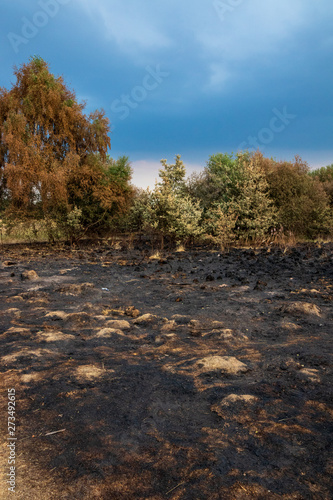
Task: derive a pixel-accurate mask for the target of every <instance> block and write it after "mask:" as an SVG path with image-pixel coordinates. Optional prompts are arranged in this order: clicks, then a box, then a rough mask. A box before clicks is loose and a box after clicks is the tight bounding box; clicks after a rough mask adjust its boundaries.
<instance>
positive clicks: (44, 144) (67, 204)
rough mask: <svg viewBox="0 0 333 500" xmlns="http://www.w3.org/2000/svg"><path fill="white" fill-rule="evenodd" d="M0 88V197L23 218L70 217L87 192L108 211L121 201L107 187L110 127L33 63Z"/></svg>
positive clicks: (111, 186)
mask: <svg viewBox="0 0 333 500" xmlns="http://www.w3.org/2000/svg"><path fill="white" fill-rule="evenodd" d="M14 74H15V76H16V79H17V81H16V84H15V85H13V86H12V88H11V89H10V90H6V89H4V88H1V89H0V196H1V197H2V201H5V202H6V205H7V209H8V211H9V212H11V213H14V214H16V215H17V214H20V215H28V214H33V215H34V216H35V215H36V213H39V214H40V215H42V216H43V215H44V216H45V215H46V214H47V215H52V214H58V215H59V214H67V213H68V211H69V210H70V209H71V208H73V206H74V203H75V204H77V202H78V201H80V200H81V201H82V203H84V200H85V196H86V194H87V193H89V195H91V196H92V198H93V200H94V202H95V203H98V204H100V205H101V206H102V208H103V209H105V210H107V209H108V208H110V207H111V206H112V205H113V204H114V203H115V200H118V201H120V205H121V198H122V194H123V192H122V189H121V186H119V185H118V186H115V185H114V183H112V182H108V181H109V180H110V179H109V178H108V175H107V170H108V169H107V168H103V162H104V161H105V162H106V163H107V150H108V148H109V147H110V138H109V135H108V134H109V120H108V118H107V117H106V116H105V114H104V111H95V112H94V113H91V114H90V115H89V116H87V115H85V114H84V113H83V110H84V107H85V104H80V103H78V102H77V99H76V96H75V93H74V92H73V91H70V90H69V89H68V88H67V87H66V86H65V84H64V81H63V78H62V77H58V78H56V77H54V76H53V75H52V74H51V73H50V71H49V67H48V64H47V63H46V62H45V61H44V60H43V59H41V58H39V57H33V58H31V59H30V61H29V63H28V64H23V65H22V66H21V67H20V68H19V69H17V68H15V71H14Z"/></svg>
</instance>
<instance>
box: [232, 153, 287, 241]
mask: <svg viewBox="0 0 333 500" xmlns="http://www.w3.org/2000/svg"><path fill="white" fill-rule="evenodd" d="M261 159H262V154H261V153H258V152H257V153H254V154H252V155H250V156H248V155H247V154H245V155H243V156H242V155H240V156H239V162H240V163H241V164H242V172H243V182H242V184H241V185H240V186H239V187H238V189H239V192H238V194H237V195H236V196H234V197H233V198H232V199H231V200H230V202H229V203H228V204H227V205H228V208H229V210H231V212H232V213H233V214H235V216H236V217H237V235H238V236H239V237H241V238H250V239H252V240H254V239H256V238H263V237H264V236H265V235H267V234H268V233H269V230H270V229H271V228H273V227H274V226H275V225H276V222H277V211H276V208H275V206H274V203H273V201H272V200H271V199H270V197H269V185H268V182H267V180H266V176H265V172H264V170H263V169H262V167H261Z"/></svg>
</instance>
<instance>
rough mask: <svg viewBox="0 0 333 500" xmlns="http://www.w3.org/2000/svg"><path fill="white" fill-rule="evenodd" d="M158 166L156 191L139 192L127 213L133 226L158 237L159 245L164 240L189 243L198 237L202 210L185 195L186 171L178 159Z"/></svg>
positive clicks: (163, 162) (178, 156)
mask: <svg viewBox="0 0 333 500" xmlns="http://www.w3.org/2000/svg"><path fill="white" fill-rule="evenodd" d="M161 164H162V166H163V168H162V169H160V170H159V177H160V179H161V180H160V182H158V183H156V185H155V189H154V190H153V191H152V192H150V191H149V190H146V191H142V192H140V193H139V196H137V197H136V199H135V202H134V205H133V207H132V209H131V212H130V214H131V216H130V220H131V221H132V225H133V226H136V227H140V228H142V229H145V230H147V231H150V232H152V233H153V234H156V235H159V236H160V237H161V241H162V245H163V240H164V237H165V236H168V237H170V238H171V239H172V240H173V241H175V240H178V241H188V240H190V239H193V238H196V237H198V236H200V234H201V233H202V228H201V227H200V224H199V223H200V220H201V215H202V210H201V208H200V205H199V202H194V201H193V200H192V199H191V197H190V196H189V195H187V194H185V193H184V186H185V175H186V169H185V166H184V164H183V162H182V161H181V159H180V155H177V156H176V157H175V163H174V164H172V165H169V164H168V163H167V160H161Z"/></svg>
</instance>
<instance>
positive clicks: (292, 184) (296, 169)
mask: <svg viewBox="0 0 333 500" xmlns="http://www.w3.org/2000/svg"><path fill="white" fill-rule="evenodd" d="M266 178H267V181H268V184H269V192H270V197H271V198H272V200H273V201H274V204H275V206H276V208H277V209H278V221H279V224H281V225H282V226H283V228H284V230H285V231H286V230H287V231H292V232H293V233H295V234H296V235H299V236H306V237H309V238H312V237H314V236H317V235H318V234H319V233H321V232H324V233H325V232H329V231H331V215H330V211H329V198H328V195H327V194H326V193H325V190H324V188H323V186H322V185H321V183H320V181H319V180H318V179H317V178H316V177H312V176H311V175H309V167H308V165H307V163H305V162H303V161H302V159H301V158H300V157H298V156H296V158H295V161H294V162H274V161H271V162H270V164H269V165H267V166H266Z"/></svg>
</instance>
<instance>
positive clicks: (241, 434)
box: [0, 243, 333, 500]
mask: <svg viewBox="0 0 333 500" xmlns="http://www.w3.org/2000/svg"><path fill="white" fill-rule="evenodd" d="M0 276H1V282H0V299H1V300H0V345H1V364H0V372H1V419H0V428H1V447H2V452H3V453H2V454H1V456H2V458H1V461H2V464H1V465H2V467H1V470H2V484H1V488H2V491H1V493H0V494H1V495H2V496H1V498H4V499H7V498H11V494H10V492H8V491H7V485H6V481H7V478H8V476H7V473H8V472H9V466H8V453H9V452H8V447H7V443H8V439H7V438H8V429H7V403H8V397H7V390H8V389H10V388H15V394H16V407H15V419H16V420H15V422H16V424H17V425H16V431H15V436H16V437H17V441H16V463H15V466H16V487H15V490H16V495H15V496H16V498H17V499H22V500H30V499H36V500H38V499H43V500H51V499H54V500H58V499H68V500H69V499H71V500H72V499H115V500H117V499H119V500H120V499H121V500H132V499H149V500H162V499H172V500H176V499H177V500H178V499H179V500H193V499H195V500H200V499H202V500H206V499H210V500H218V499H223V500H234V499H235V500H236V499H237V500H238V499H239V500H241V499H266V498H267V499H273V500H274V499H288V500H289V499H297V500H300V499H318V500H319V499H320V500H322V499H325V500H326V499H327V500H329V499H331V498H333V495H332V491H333V483H332V475H333V450H332V434H333V408H332V393H333V389H332V387H333V384H332V382H333V377H332V332H333V309H332V297H333V245H332V244H330V243H327V244H322V245H315V244H308V245H298V246H296V247H294V248H290V249H287V250H283V249H281V248H278V247H276V248H275V247H274V248H261V249H240V248H238V249H237V248H235V249H231V250H230V251H229V252H226V253H220V252H215V251H208V250H200V249H199V250H192V251H184V252H174V253H168V252H164V254H163V255H161V256H159V257H158V258H149V254H148V253H147V252H145V251H144V249H143V248H139V247H138V248H135V249H133V250H125V249H123V250H122V249H120V250H115V249H112V248H110V247H109V246H107V245H106V244H99V245H97V244H96V245H83V244H82V246H80V247H76V248H75V249H70V248H67V249H66V248H65V247H59V248H52V247H50V246H48V245H43V246H38V245H35V246H30V247H25V246H24V245H21V246H20V245H19V246H3V247H2V248H0Z"/></svg>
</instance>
